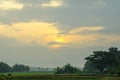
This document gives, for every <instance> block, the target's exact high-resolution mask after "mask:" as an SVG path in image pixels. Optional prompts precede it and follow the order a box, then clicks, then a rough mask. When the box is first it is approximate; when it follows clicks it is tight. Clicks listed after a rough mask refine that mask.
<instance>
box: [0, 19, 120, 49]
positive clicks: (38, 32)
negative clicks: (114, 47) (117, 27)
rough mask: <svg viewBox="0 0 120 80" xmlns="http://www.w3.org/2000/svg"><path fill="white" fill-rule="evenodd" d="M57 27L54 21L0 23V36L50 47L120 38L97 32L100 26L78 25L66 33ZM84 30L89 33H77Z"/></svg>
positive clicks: (104, 41) (103, 42) (84, 44)
mask: <svg viewBox="0 0 120 80" xmlns="http://www.w3.org/2000/svg"><path fill="white" fill-rule="evenodd" d="M57 27H58V25H57V24H55V23H48V22H41V21H30V22H19V23H13V24H10V25H5V24H0V36H5V37H7V38H13V39H15V41H16V43H17V45H20V44H22V45H27V44H33V43H35V44H37V45H40V46H46V47H52V48H59V47H62V46H69V47H70V46H72V47H73V46H74V47H75V46H76V47H78V46H79V47H80V46H81V47H83V46H94V45H102V44H103V45H104V44H105V43H112V42H116V41H119V40H120V37H119V36H118V35H111V36H109V35H105V34H100V33H98V32H97V31H99V30H102V29H103V27H102V26H90V27H80V28H76V29H73V30H71V31H68V32H67V33H63V32H64V31H61V30H59V29H58V28H57ZM86 30H87V31H90V33H86V34H80V33H78V32H84V31H86ZM94 31H95V32H94ZM61 33H62V34H61ZM112 37H113V38H114V39H113V38H112Z"/></svg>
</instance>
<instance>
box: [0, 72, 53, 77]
mask: <svg viewBox="0 0 120 80" xmlns="http://www.w3.org/2000/svg"><path fill="white" fill-rule="evenodd" d="M8 74H12V76H36V75H54V72H7V73H0V75H8Z"/></svg>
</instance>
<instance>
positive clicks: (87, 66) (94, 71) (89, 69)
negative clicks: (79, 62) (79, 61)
mask: <svg viewBox="0 0 120 80" xmlns="http://www.w3.org/2000/svg"><path fill="white" fill-rule="evenodd" d="M83 72H84V73H87V74H88V73H89V74H98V73H100V71H99V70H98V69H97V68H96V67H95V65H94V64H92V62H90V61H86V63H85V65H84V68H83Z"/></svg>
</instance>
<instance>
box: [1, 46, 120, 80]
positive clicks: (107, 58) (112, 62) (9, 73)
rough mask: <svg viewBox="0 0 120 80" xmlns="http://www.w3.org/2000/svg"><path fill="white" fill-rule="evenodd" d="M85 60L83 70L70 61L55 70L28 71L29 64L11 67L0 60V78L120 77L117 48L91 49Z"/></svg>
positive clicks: (108, 79)
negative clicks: (105, 49) (91, 51)
mask: <svg viewBox="0 0 120 80" xmlns="http://www.w3.org/2000/svg"><path fill="white" fill-rule="evenodd" d="M85 60H87V61H86V63H85V66H84V68H83V70H80V69H79V68H77V67H74V66H72V65H71V64H70V63H67V64H66V65H64V66H63V67H57V68H56V69H55V72H29V70H30V67H29V66H26V65H23V64H15V65H13V66H12V67H11V66H9V65H8V64H6V63H4V62H0V72H1V73H0V75H1V76H0V80H119V79H120V77H118V76H120V51H119V50H118V48H116V47H111V48H109V49H108V51H93V54H92V55H90V56H88V57H86V58H85ZM83 73H84V74H83ZM97 74H99V75H97ZM109 74H111V75H109ZM108 75H109V76H108ZM117 75H118V76H117Z"/></svg>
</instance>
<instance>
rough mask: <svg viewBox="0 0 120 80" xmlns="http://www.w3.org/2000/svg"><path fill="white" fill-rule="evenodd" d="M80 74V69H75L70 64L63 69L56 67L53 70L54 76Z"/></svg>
mask: <svg viewBox="0 0 120 80" xmlns="http://www.w3.org/2000/svg"><path fill="white" fill-rule="evenodd" d="M80 72H81V70H80V69H78V68H77V67H73V66H72V65H71V64H70V63H67V64H66V65H64V66H63V67H57V68H56V69H55V73H56V74H76V73H80Z"/></svg>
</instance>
